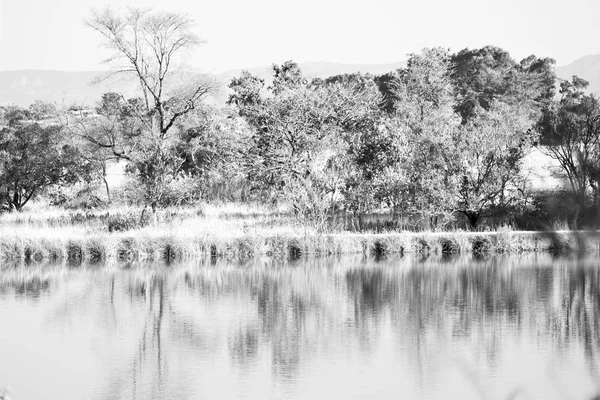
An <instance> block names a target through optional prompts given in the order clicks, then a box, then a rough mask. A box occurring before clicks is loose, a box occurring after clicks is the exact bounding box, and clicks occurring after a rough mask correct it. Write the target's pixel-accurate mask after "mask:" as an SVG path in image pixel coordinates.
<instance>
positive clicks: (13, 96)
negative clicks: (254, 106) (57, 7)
mask: <svg viewBox="0 0 600 400" xmlns="http://www.w3.org/2000/svg"><path fill="white" fill-rule="evenodd" d="M403 65H404V64H403V63H393V64H336V63H325V62H312V63H301V64H300V67H301V68H302V71H303V72H304V73H305V75H306V76H309V77H320V78H323V77H328V76H332V75H338V74H345V73H352V72H358V71H361V72H369V73H372V74H384V73H386V72H390V71H393V70H395V69H398V68H400V67H402V66H403ZM248 71H249V72H251V73H252V74H255V75H258V76H259V77H261V78H263V79H265V81H266V83H267V84H270V83H271V66H264V67H256V68H248ZM241 72H242V69H235V70H230V71H226V72H222V73H218V74H216V78H217V79H218V80H219V82H220V83H221V86H222V87H223V88H224V90H222V92H221V94H220V95H219V96H218V99H217V101H224V99H226V98H227V94H228V93H227V91H228V90H227V89H226V87H227V85H228V84H229V82H230V81H231V78H233V77H235V76H239V75H240V73H241ZM102 74H103V72H101V71H82V72H68V71H49V70H21V71H5V72H0V105H5V104H16V105H20V106H27V105H29V104H31V103H33V102H34V101H35V100H42V101H49V102H56V103H58V104H66V105H71V104H73V103H80V104H87V105H93V104H94V103H96V102H97V101H98V100H99V99H100V97H101V96H102V94H103V93H106V92H110V91H119V92H125V93H126V94H133V93H135V90H136V88H137V87H136V82H135V81H133V82H132V81H131V80H122V79H116V78H111V79H109V80H106V81H104V82H102V83H100V84H93V82H94V80H95V79H96V78H97V77H98V76H102Z"/></svg>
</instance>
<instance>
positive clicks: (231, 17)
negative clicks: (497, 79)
mask: <svg viewBox="0 0 600 400" xmlns="http://www.w3.org/2000/svg"><path fill="white" fill-rule="evenodd" d="M0 1H1V3H0V4H1V5H0V24H1V26H0V71H9V70H20V69H54V70H66V71H98V70H106V69H107V68H108V66H107V65H106V64H103V63H102V60H104V59H105V58H107V57H108V55H109V53H107V51H106V50H105V49H104V48H102V47H101V45H102V41H101V38H100V37H99V36H98V34H97V33H95V32H93V31H92V30H91V29H90V28H88V27H86V26H85V23H84V21H85V19H86V18H89V16H90V15H91V10H92V8H96V9H101V8H103V7H104V6H109V5H110V6H112V7H113V8H118V7H124V6H148V7H152V8H154V9H157V10H165V11H176V12H185V13H187V14H189V16H190V17H192V18H193V19H194V20H195V21H196V23H197V26H196V32H197V34H198V35H199V36H201V37H202V38H203V39H204V40H206V44H204V45H202V46H201V47H200V48H198V49H197V50H195V51H194V53H193V54H191V55H190V58H189V60H188V63H189V65H190V66H192V67H194V68H196V69H199V70H203V71H207V72H221V71H225V70H229V69H236V68H250V67H255V66H263V65H270V64H272V63H281V62H283V61H285V60H289V59H293V60H294V61H297V62H309V61H326V62H339V63H362V64H381V63H392V62H398V61H402V60H405V59H406V58H407V54H409V53H415V52H419V51H420V50H421V49H422V48H424V47H431V46H442V47H445V48H448V49H450V50H451V51H453V52H454V51H458V50H461V49H463V48H466V47H469V48H477V47H481V46H485V45H488V44H491V45H495V46H499V47H502V48H504V49H505V50H508V51H509V52H510V53H511V55H512V56H513V57H514V58H516V59H518V60H520V59H522V58H524V57H526V56H528V55H530V54H535V55H536V56H539V57H552V58H554V59H555V60H556V61H557V65H565V64H568V63H570V62H572V61H574V60H576V59H578V58H580V57H583V56H585V55H590V54H598V53H600V23H598V21H600V0H454V1H448V0H411V1H406V0H369V1H364V0H363V1H352V0H297V1H293V2H292V1H286V0H251V1H250V0H209V1H206V0H192V1H189V0H168V1H165V0H162V1H159V0H112V1H105V0H0Z"/></svg>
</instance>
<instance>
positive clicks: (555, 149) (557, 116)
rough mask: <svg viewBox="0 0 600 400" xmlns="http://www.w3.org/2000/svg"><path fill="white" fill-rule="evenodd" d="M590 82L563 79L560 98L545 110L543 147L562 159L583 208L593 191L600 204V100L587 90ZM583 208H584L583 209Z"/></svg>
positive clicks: (573, 192)
mask: <svg viewBox="0 0 600 400" xmlns="http://www.w3.org/2000/svg"><path fill="white" fill-rule="evenodd" d="M587 86H588V82H586V81H585V80H583V79H581V78H578V77H576V76H574V77H573V79H572V81H571V82H569V81H561V84H560V94H561V98H560V100H558V101H556V102H554V103H553V105H552V107H551V108H549V109H546V110H545V119H544V121H545V124H544V125H542V126H541V132H542V137H543V141H544V143H545V146H543V147H542V149H543V151H544V152H545V153H546V154H548V155H549V156H550V157H552V158H554V159H555V160H557V161H558V163H559V164H560V166H561V169H562V172H563V173H564V174H565V176H566V177H567V179H568V182H569V185H570V187H571V191H572V194H573V196H574V197H575V199H576V201H577V203H578V205H579V207H580V208H581V209H583V208H585V207H586V206H587V205H588V195H589V194H590V192H591V194H592V197H593V205H594V206H595V207H598V204H599V203H598V202H599V192H598V187H599V186H598V183H599V181H600V161H599V160H600V102H599V100H598V98H597V97H595V96H594V95H588V94H586V93H585V89H586V87H587ZM582 211H583V210H582Z"/></svg>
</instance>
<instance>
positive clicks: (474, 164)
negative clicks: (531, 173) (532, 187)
mask: <svg viewBox="0 0 600 400" xmlns="http://www.w3.org/2000/svg"><path fill="white" fill-rule="evenodd" d="M530 113H531V111H530V110H529V109H528V108H526V107H522V106H521V107H517V106H511V105H507V104H505V103H492V104H491V105H490V108H489V110H484V109H482V108H481V107H478V108H476V109H475V110H474V115H473V117H472V118H471V119H470V120H469V121H468V122H467V123H466V124H465V125H463V126H461V128H460V130H459V131H458V132H457V134H456V136H455V138H454V141H453V149H454V151H455V155H456V158H455V159H454V160H453V163H454V165H453V168H454V170H455V173H456V174H457V178H458V191H457V192H456V194H455V197H456V200H455V204H456V210H457V211H458V212H460V213H462V214H463V215H465V216H466V217H467V219H468V221H469V224H470V225H471V227H473V228H474V227H476V225H477V223H478V222H479V219H480V218H481V217H484V216H488V217H489V216H491V212H493V211H494V210H498V209H503V208H504V209H505V208H506V207H513V206H515V205H516V204H517V203H518V202H520V201H523V200H524V189H525V180H524V177H523V175H522V173H521V168H522V165H521V164H522V160H523V157H524V156H525V155H526V154H527V152H528V151H529V149H530V148H531V146H532V144H533V142H534V140H535V138H536V135H535V132H534V131H533V130H532V129H531V127H532V125H533V124H534V122H535V120H534V119H531V118H530Z"/></svg>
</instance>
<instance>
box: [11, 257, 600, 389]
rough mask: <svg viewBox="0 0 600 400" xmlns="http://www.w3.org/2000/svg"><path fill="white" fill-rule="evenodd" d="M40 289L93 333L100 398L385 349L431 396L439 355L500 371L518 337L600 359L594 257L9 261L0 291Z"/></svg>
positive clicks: (223, 380) (49, 312)
mask: <svg viewBox="0 0 600 400" xmlns="http://www.w3.org/2000/svg"><path fill="white" fill-rule="evenodd" d="M41 298H43V302H44V304H45V305H46V306H47V308H46V311H45V321H46V322H45V324H46V326H47V329H49V330H53V329H61V330H65V329H66V330H72V331H73V333H74V334H79V332H82V333H81V334H88V335H90V336H91V337H90V340H92V341H93V343H94V346H95V349H96V353H94V354H95V357H96V360H95V361H96V362H97V363H98V364H99V365H101V367H99V368H100V370H101V371H103V374H104V375H102V376H100V377H99V378H98V387H96V388H93V391H94V393H96V398H102V399H126V398H127V399H136V398H139V399H148V398H150V399H175V398H177V399H184V398H196V397H198V396H199V395H202V394H204V395H209V394H210V390H209V388H210V387H213V386H218V385H222V390H223V391H224V393H228V394H229V395H230V396H234V397H236V396H237V397H239V396H241V394H240V393H242V392H243V390H244V385H250V386H251V385H255V384H256V382H255V381H260V380H261V379H262V380H265V381H266V382H268V383H267V384H266V385H267V386H268V387H280V386H281V385H283V386H281V387H283V389H277V390H283V391H287V392H286V393H295V391H296V390H299V389H298V388H300V387H301V385H302V384H303V380H302V379H308V378H306V377H307V376H311V373H314V371H317V372H318V371H319V365H320V364H319V363H322V364H323V365H327V364H328V363H334V362H336V361H337V359H338V358H340V357H341V358H342V359H344V360H354V359H356V358H357V357H358V359H360V360H369V359H373V358H374V357H375V355H376V354H380V353H381V352H382V351H383V353H384V354H387V353H388V350H389V351H391V353H392V355H393V356H394V359H396V360H398V362H399V363H400V364H401V365H404V367H405V368H407V369H409V370H411V371H413V373H412V374H411V377H410V378H409V379H408V380H407V382H408V383H405V384H406V385H413V386H415V387H416V388H417V389H415V390H417V392H418V393H420V394H421V395H422V396H423V397H427V396H426V392H427V391H428V390H430V389H429V387H430V383H431V382H437V381H443V380H444V374H446V373H447V372H446V369H445V368H444V367H443V363H442V362H441V361H440V360H441V359H442V358H441V357H443V356H445V355H448V357H454V355H455V353H456V352H457V350H456V349H458V348H462V347H466V348H468V349H469V352H470V354H469V357H467V358H468V360H469V362H470V363H474V364H475V365H473V367H477V366H478V367H482V368H485V369H486V370H489V371H492V375H493V371H494V370H495V369H496V368H497V366H498V365H499V363H501V355H502V354H503V352H504V351H505V349H506V348H507V346H509V344H508V343H509V341H510V340H513V339H514V338H517V339H519V340H522V339H523V338H527V340H531V342H532V343H542V341H543V343H544V345H546V344H548V343H549V344H550V345H551V346H552V348H551V349H548V350H547V351H548V352H556V353H557V354H564V353H565V352H568V351H570V350H572V349H577V348H579V347H581V348H582V349H583V352H584V358H585V362H586V368H587V371H588V373H589V374H590V376H591V377H595V378H598V371H599V368H598V367H599V366H600V364H599V361H600V358H599V349H598V345H599V340H600V337H599V334H600V326H599V324H600V322H599V319H598V315H599V313H600V273H599V270H598V261H597V259H590V260H579V259H559V260H552V259H551V258H549V257H548V258H546V257H544V256H536V257H521V258H508V257H507V258H492V259H488V260H479V261H475V260H471V259H463V258H457V259H454V260H452V261H448V260H447V259H444V260H442V259H440V260H432V259H430V260H414V261H411V260H407V259H400V260H384V261H381V262H374V261H369V260H343V259H342V260H327V261H323V260H321V261H319V262H314V263H299V264H294V265H288V266H280V265H273V264H270V263H265V264H254V265H243V266H232V265H214V266H204V265H196V266H180V267H169V268H164V267H151V266H148V267H138V268H135V267H134V268H132V269H129V270H112V271H111V270H102V269H98V268H96V269H93V270H86V269H82V270H70V271H67V272H65V271H64V270H61V269H55V270H50V272H48V270H44V269H39V270H37V272H36V270H28V271H26V272H23V270H21V269H19V268H14V269H8V268H4V269H3V270H2V274H1V275H0V299H4V300H6V299H14V300H16V301H29V300H33V301H35V302H41V300H40V299H41ZM84 327H86V328H84ZM385 338H390V339H389V340H390V341H391V342H390V343H391V344H389V343H388V344H386V343H387V342H386V340H387V339H385ZM384 339H385V340H384ZM515 340H516V339H515ZM511 343H512V342H511ZM461 346H462V347H461ZM461 362H462V361H461ZM457 363H459V362H458V361H457ZM363 364H364V363H363ZM459 364H460V363H459ZM361 365H362V364H361ZM460 365H462V364H460ZM404 367H403V368H404ZM264 368H266V371H268V373H267V376H266V377H265V376H263V375H260V374H259V371H261V370H262V369H264ZM326 372H327V371H323V373H326ZM231 374H234V375H235V376H236V378H235V382H237V383H238V384H237V385H231V384H230V383H228V382H229V380H230V379H232V378H231ZM219 379H220V381H218V380H219ZM473 384H474V385H477V382H474V383H473ZM233 386H235V387H233ZM508 389H509V388H507V390H508ZM228 390H229V392H228ZM236 390H239V391H240V392H239V393H238V392H236ZM256 390H258V389H256ZM265 393H266V394H267V395H268V394H269V393H270V392H269V391H267V392H265ZM292 397H293V396H292ZM430 397H431V396H430Z"/></svg>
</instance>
